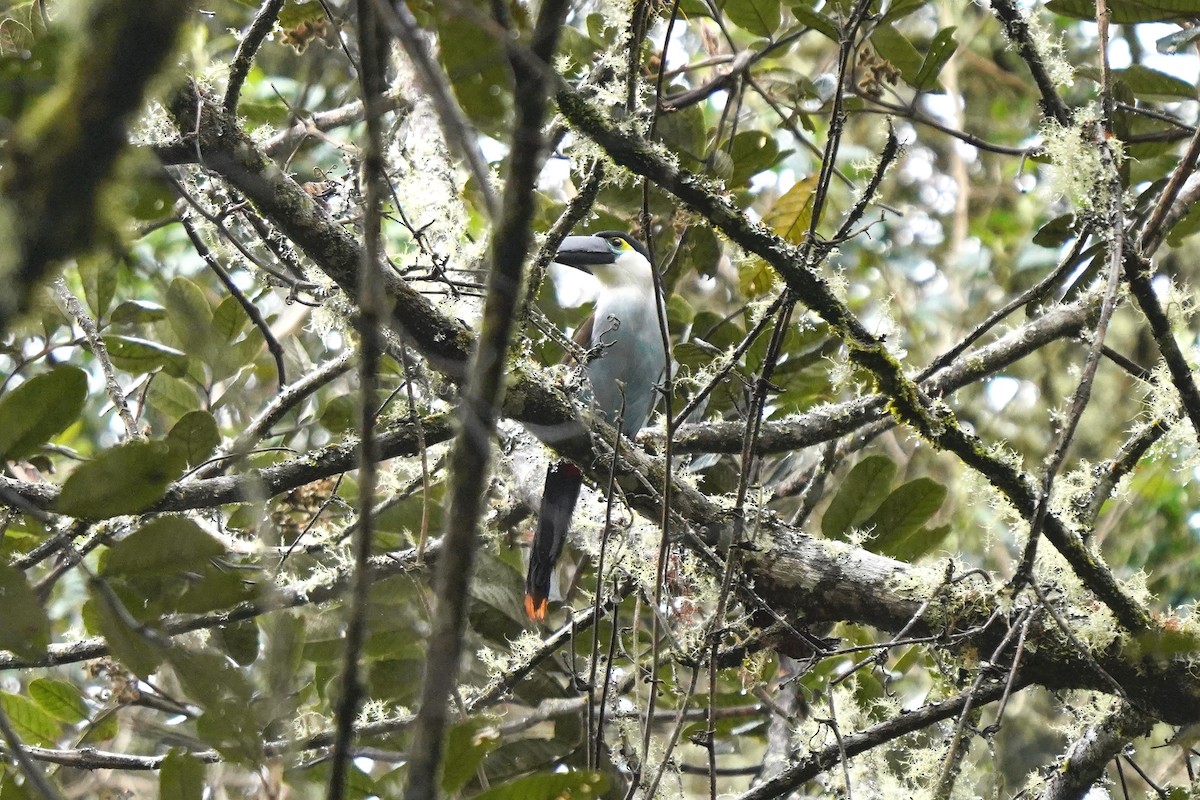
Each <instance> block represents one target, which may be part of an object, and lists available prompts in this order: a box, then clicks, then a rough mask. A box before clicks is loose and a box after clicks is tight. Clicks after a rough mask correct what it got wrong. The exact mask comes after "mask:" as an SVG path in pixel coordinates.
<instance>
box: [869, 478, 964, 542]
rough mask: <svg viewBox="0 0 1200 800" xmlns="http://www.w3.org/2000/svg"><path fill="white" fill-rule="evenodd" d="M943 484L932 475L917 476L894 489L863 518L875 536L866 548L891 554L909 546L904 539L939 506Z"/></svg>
mask: <svg viewBox="0 0 1200 800" xmlns="http://www.w3.org/2000/svg"><path fill="white" fill-rule="evenodd" d="M945 499H946V487H945V486H943V485H942V484H940V483H938V482H937V481H935V480H933V479H932V478H917V479H916V480H912V481H909V482H908V483H906V484H904V485H902V486H899V487H897V488H896V491H894V492H892V493H891V494H890V495H888V496H887V499H886V500H884V501H883V502H882V503H881V504H880V506H879V508H878V510H876V512H875V513H874V514H873V515H872V516H871V518H870V519H868V520H867V521H866V523H865V524H866V525H869V526H873V528H874V533H875V536H874V538H873V539H871V541H870V542H869V543H868V544H867V549H869V550H871V551H873V552H876V553H881V554H883V555H887V556H891V555H893V554H894V553H900V552H903V551H904V550H905V549H906V548H907V549H910V550H911V549H912V548H913V547H914V546H915V545H914V544H913V543H910V542H907V541H906V540H907V539H908V538H909V537H910V536H912V534H914V533H916V532H917V531H918V530H920V528H921V526H922V525H924V524H925V522H926V521H928V519H929V518H930V517H932V516H933V515H934V514H936V513H937V511H938V509H939V508H941V507H942V503H943V502H944V501H945Z"/></svg>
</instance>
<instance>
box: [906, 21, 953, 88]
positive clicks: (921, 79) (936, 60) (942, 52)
mask: <svg viewBox="0 0 1200 800" xmlns="http://www.w3.org/2000/svg"><path fill="white" fill-rule="evenodd" d="M954 31H955V28H954V27H949V28H942V29H941V30H940V31H938V33H937V36H935V37H933V41H932V42H930V44H929V52H927V53H926V54H925V60H924V61H922V62H921V68H920V69H919V70H917V77H916V84H915V88H916V89H917V90H918V91H923V90H925V89H935V90H941V85H940V84H939V83H938V75H940V74H941V72H942V67H944V66H946V62H947V61H949V60H950V56H952V55H954V51H955V50H957V49H958V43H957V42H955V41H954Z"/></svg>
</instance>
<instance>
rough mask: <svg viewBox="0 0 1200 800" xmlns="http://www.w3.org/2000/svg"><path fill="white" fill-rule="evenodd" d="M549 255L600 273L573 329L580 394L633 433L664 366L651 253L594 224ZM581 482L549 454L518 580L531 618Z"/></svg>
mask: <svg viewBox="0 0 1200 800" xmlns="http://www.w3.org/2000/svg"><path fill="white" fill-rule="evenodd" d="M554 260H555V261H556V262H558V263H559V264H564V265H566V266H568V267H574V268H575V269H578V270H582V271H583V272H587V273H590V274H592V275H594V276H596V279H597V280H598V281H599V284H600V291H599V295H598V297H597V299H596V310H595V313H594V314H593V315H592V317H591V318H590V319H589V320H588V321H587V322H585V323H584V324H583V326H582V327H581V328H580V329H579V332H578V333H577V334H576V336H575V340H576V342H578V343H579V344H580V345H582V346H583V347H584V348H586V350H587V352H588V361H587V364H586V371H587V378H588V381H587V383H588V388H587V390H586V391H585V394H590V397H589V398H587V399H589V400H590V403H591V406H592V409H593V410H594V411H595V412H596V413H598V414H599V415H600V416H601V417H603V418H604V419H605V420H606V421H607V422H608V423H609V424H610V425H616V424H618V422H619V423H620V429H621V433H623V434H624V435H626V436H629V437H633V436H634V435H635V434H636V433H637V432H638V431H639V430H641V428H642V427H643V426H644V425H645V424H646V421H647V420H648V419H649V418H650V412H651V411H652V410H653V408H654V403H655V400H656V388H657V386H658V383H659V381H660V380H661V378H662V376H663V374H664V373H665V371H666V351H665V349H664V347H663V337H662V333H661V327H660V323H659V313H660V308H661V303H660V302H659V300H658V294H657V293H656V292H655V289H654V273H653V270H654V266H653V265H652V264H651V263H650V254H649V253H648V252H647V250H646V248H645V247H644V246H643V245H642V244H641V243H640V242H637V241H635V240H633V239H631V238H629V237H628V236H627V235H625V234H624V233H621V232H620V231H601V232H600V233H595V234H592V235H591V236H568V237H566V238H565V239H563V242H562V244H561V245H560V246H559V248H558V253H557V255H556V256H555V258H554ZM663 318H664V319H665V316H664V317H663ZM582 485H583V473H582V472H581V471H580V469H579V467H578V466H576V465H575V464H572V463H571V462H569V461H557V462H552V463H551V464H550V466H549V468H548V469H547V470H546V485H545V488H544V489H543V490H542V506H541V511H540V512H539V513H538V526H537V532H536V533H535V534H534V537H533V547H532V548H531V550H530V553H529V572H528V575H527V577H526V580H525V613H526V614H528V615H529V618H530V619H534V620H541V619H544V618H545V616H546V606H547V604H548V602H549V595H550V576H551V574H552V573H553V572H554V565H555V564H556V563H557V562H558V558H559V556H560V555H562V549H563V543H564V542H565V541H566V538H567V529H568V528H570V526H571V515H572V513H573V512H574V510H575V502H576V501H577V500H578V499H579V489H580V487H581V486H582Z"/></svg>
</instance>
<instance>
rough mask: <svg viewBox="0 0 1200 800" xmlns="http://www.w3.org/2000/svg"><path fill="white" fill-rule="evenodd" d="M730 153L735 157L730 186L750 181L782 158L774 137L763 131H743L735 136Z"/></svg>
mask: <svg viewBox="0 0 1200 800" xmlns="http://www.w3.org/2000/svg"><path fill="white" fill-rule="evenodd" d="M789 152H790V151H789ZM729 155H730V157H732V158H733V174H732V175H731V176H730V178H729V185H730V186H741V185H743V184H745V183H747V182H749V180H750V179H751V178H753V177H754V176H755V175H757V174H758V173H760V172H762V171H763V170H766V169H770V168H771V167H773V166H774V165H775V164H776V162H778V161H779V158H780V153H779V145H777V144H776V143H775V139H774V137H772V136H771V135H770V134H768V133H765V132H763V131H742V132H741V133H739V134H738V135H736V136H734V137H733V142H732V143H731V144H730V146H729Z"/></svg>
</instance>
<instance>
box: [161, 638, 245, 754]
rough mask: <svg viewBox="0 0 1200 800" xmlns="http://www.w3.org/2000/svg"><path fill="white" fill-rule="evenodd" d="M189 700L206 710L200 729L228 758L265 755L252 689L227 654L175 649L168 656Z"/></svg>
mask: <svg viewBox="0 0 1200 800" xmlns="http://www.w3.org/2000/svg"><path fill="white" fill-rule="evenodd" d="M167 658H168V660H169V661H170V664H171V667H172V668H173V669H174V670H175V675H176V676H177V677H178V678H179V683H180V685H181V686H183V689H184V691H185V692H186V693H187V695H188V697H189V698H190V699H191V700H192V701H194V702H195V703H196V704H197V705H198V706H200V707H201V708H202V709H204V714H203V716H201V718H200V721H199V723H198V729H199V731H200V733H201V735H202V736H203V737H204V738H205V740H206V741H207V742H209V743H211V744H213V745H214V746H215V747H216V748H217V749H218V750H220V751H221V753H222V755H224V756H225V757H226V758H229V759H232V760H235V761H238V762H239V763H246V762H249V761H254V762H255V763H257V759H258V758H260V757H261V755H262V739H261V736H260V734H259V726H258V723H257V721H256V720H255V718H254V704H253V702H252V700H253V694H254V692H253V688H252V687H251V686H250V684H249V683H248V681H247V679H246V676H245V675H244V674H243V673H242V672H241V671H240V670H238V669H237V667H235V666H233V665H232V664H231V663H230V662H229V659H228V658H226V657H225V656H224V655H222V654H220V653H217V652H215V651H211V650H189V649H184V648H180V647H176V648H173V649H172V650H171V652H170V653H169V654H168V655H167Z"/></svg>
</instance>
